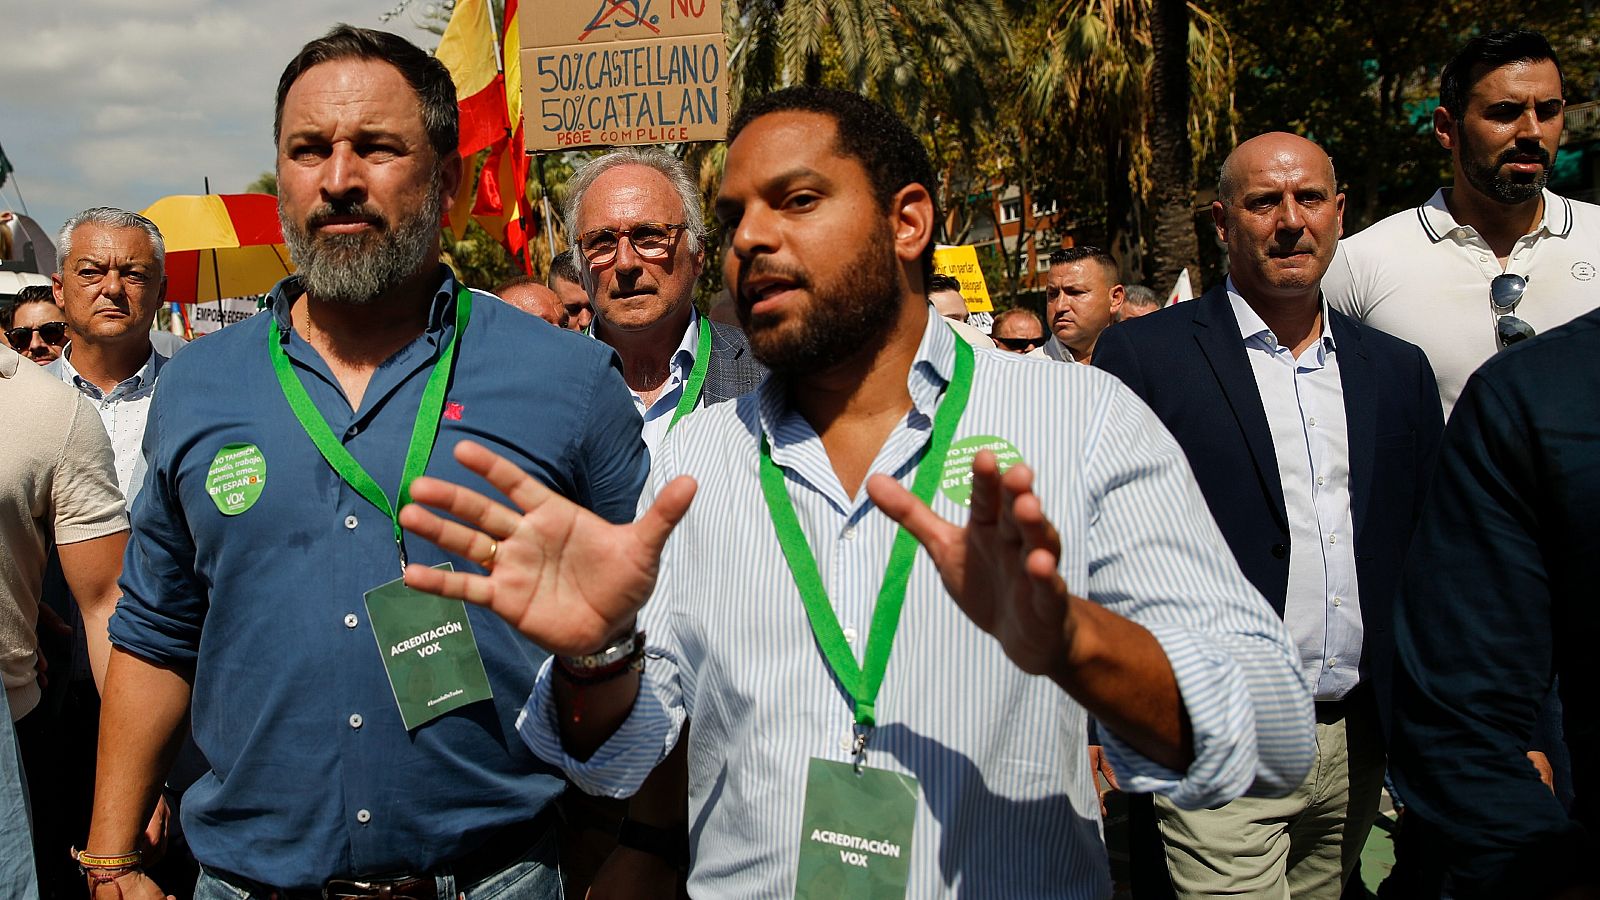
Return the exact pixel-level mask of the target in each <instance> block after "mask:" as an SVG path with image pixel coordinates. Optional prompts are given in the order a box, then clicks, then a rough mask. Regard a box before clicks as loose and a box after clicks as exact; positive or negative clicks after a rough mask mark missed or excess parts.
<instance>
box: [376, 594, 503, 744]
mask: <svg viewBox="0 0 1600 900" xmlns="http://www.w3.org/2000/svg"><path fill="white" fill-rule="evenodd" d="M434 568H436V569H447V570H448V569H450V568H451V566H450V564H449V563H440V564H439V565H437V566H435V567H434ZM366 600H367V620H368V621H369V622H371V623H372V634H373V636H374V637H376V638H377V639H378V652H379V653H380V654H382V656H383V668H384V671H385V672H387V673H388V675H389V687H390V689H391V690H393V691H394V699H395V703H396V704H398V705H399V707H400V718H401V719H403V720H404V721H405V725H406V730H407V731H410V730H412V729H414V728H416V727H418V726H420V725H424V724H427V723H428V722H431V721H432V720H434V719H436V718H438V717H439V716H442V715H444V714H445V713H447V712H449V711H451V710H452V709H458V708H460V707H463V706H466V705H467V704H468V703H476V702H478V701H479V700H488V699H490V698H491V697H493V696H494V692H493V691H491V690H490V689H489V676H488V673H486V672H485V671H484V668H483V657H482V656H481V655H479V653H478V641H477V639H476V638H475V637H473V636H472V623H471V622H470V621H468V619H467V605H466V604H465V603H462V602H460V601H459V600H447V599H445V598H444V597H435V596H433V595H432V594H424V593H421V592H419V591H414V590H412V589H411V588H408V587H406V583H405V580H404V579H396V580H394V581H391V582H389V583H388V584H385V585H382V586H379V587H376V588H373V589H372V590H370V591H368V592H367V594H366Z"/></svg>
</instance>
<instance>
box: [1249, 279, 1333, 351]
mask: <svg viewBox="0 0 1600 900" xmlns="http://www.w3.org/2000/svg"><path fill="white" fill-rule="evenodd" d="M1318 301H1319V302H1320V303H1321V304H1322V347H1323V349H1324V350H1333V349H1334V343H1333V321H1332V317H1331V316H1329V314H1328V298H1327V297H1323V296H1320V295H1319V296H1318ZM1228 302H1229V303H1230V304H1232V305H1233V317H1234V318H1235V319H1236V320H1238V322H1239V338H1240V339H1241V340H1243V341H1244V342H1245V343H1246V344H1248V343H1250V341H1251V340H1253V339H1255V338H1260V339H1261V340H1262V341H1264V342H1265V343H1267V344H1268V345H1269V346H1270V349H1272V350H1277V348H1278V336H1277V335H1275V334H1273V333H1272V329H1271V328H1268V327H1267V323H1266V322H1265V321H1263V320H1262V318H1261V316H1260V315H1258V314H1257V313H1256V311H1255V309H1253V308H1252V307H1251V306H1250V304H1248V303H1246V302H1245V299H1244V295H1242V294H1240V293H1239V289H1238V288H1237V287H1236V286H1234V283H1233V276H1232V275H1229V276H1228Z"/></svg>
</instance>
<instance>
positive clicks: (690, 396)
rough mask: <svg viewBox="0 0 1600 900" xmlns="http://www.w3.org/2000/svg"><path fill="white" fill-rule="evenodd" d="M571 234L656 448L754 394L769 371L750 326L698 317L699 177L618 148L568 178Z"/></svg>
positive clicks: (673, 162)
mask: <svg viewBox="0 0 1600 900" xmlns="http://www.w3.org/2000/svg"><path fill="white" fill-rule="evenodd" d="M566 218H567V233H568V234H572V235H576V236H577V257H576V260H577V263H578V273H579V275H580V276H581V277H582V279H583V286H584V288H585V289H586V290H587V291H588V292H589V299H590V301H591V303H592V305H593V307H594V325H593V327H592V329H591V331H590V333H591V334H592V335H594V337H596V338H598V339H599V340H601V341H603V342H605V343H607V344H609V345H611V347H612V349H614V350H616V351H617V355H618V356H619V357H620V358H621V359H622V374H623V377H624V378H625V379H626V380H627V382H628V390H629V391H630V392H631V393H632V394H633V403H634V407H635V408H636V409H638V411H639V414H640V415H641V416H642V417H643V418H644V442H645V444H646V445H647V446H649V447H650V449H651V450H652V451H654V450H655V448H656V446H657V445H658V444H660V442H661V439H662V438H663V437H665V436H666V434H667V432H668V431H669V430H670V429H671V428H672V426H673V425H674V424H675V423H676V422H677V421H678V420H679V419H680V418H682V417H683V416H684V415H685V414H687V413H688V412H689V411H690V410H694V409H698V408H700V407H703V406H709V405H711V404H713V403H720V402H722V401H724V400H732V399H733V398H735V397H738V396H741V395H743V394H746V393H749V392H750V391H751V390H754V389H755V386H756V385H757V384H758V383H760V381H761V376H762V375H764V374H766V370H765V369H763V368H762V367H761V364H760V363H758V362H756V361H755V357H754V356H752V355H751V353H750V345H749V344H748V343H747V342H746V341H745V338H744V334H743V333H742V332H740V331H739V329H737V328H731V327H729V326H726V325H722V324H720V323H717V322H713V321H711V320H710V319H709V318H707V317H705V316H702V315H700V314H699V313H698V312H697V311H696V310H695V308H694V288H695V283H696V282H697V281H698V280H699V278H700V270H701V268H702V266H703V265H704V264H705V239H706V230H705V219H704V217H703V216H702V215H701V212H700V194H699V191H698V190H697V189H696V187H695V183H694V180H693V179H691V178H690V177H689V173H688V171H687V170H685V169H684V167H683V163H682V162H680V161H679V160H678V159H677V157H674V156H673V155H672V154H670V153H667V152H666V151H665V150H660V149H657V148H654V147H629V148H624V149H620V150H614V151H612V152H610V153H607V154H606V155H604V156H601V157H599V158H597V159H594V160H591V161H589V162H588V163H587V164H586V165H584V166H583V167H582V168H580V169H579V170H578V171H577V172H576V173H575V174H574V175H573V176H572V180H571V181H569V182H568V183H567V207H566Z"/></svg>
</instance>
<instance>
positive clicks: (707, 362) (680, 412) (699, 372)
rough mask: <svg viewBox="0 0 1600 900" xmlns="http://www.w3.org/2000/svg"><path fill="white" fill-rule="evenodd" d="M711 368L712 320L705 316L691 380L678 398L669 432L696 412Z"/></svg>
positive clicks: (701, 325)
mask: <svg viewBox="0 0 1600 900" xmlns="http://www.w3.org/2000/svg"><path fill="white" fill-rule="evenodd" d="M710 367H711V320H710V319H708V318H706V317H705V316H701V317H700V339H699V340H697V341H695V345H694V367H693V368H691V369H690V370H689V380H688V381H687V382H685V383H684V385H683V396H682V397H679V398H678V409H677V411H675V412H674V413H673V414H672V421H671V422H668V423H667V430H668V431H671V430H672V429H673V427H674V426H676V425H677V424H678V420H679V419H681V418H683V417H684V416H687V415H688V414H689V413H691V412H693V411H694V405H695V404H696V403H699V402H700V389H701V388H703V387H705V384H706V369H708V368H710Z"/></svg>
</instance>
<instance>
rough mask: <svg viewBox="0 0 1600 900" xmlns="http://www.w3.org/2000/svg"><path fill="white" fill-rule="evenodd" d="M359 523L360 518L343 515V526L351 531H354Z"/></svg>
mask: <svg viewBox="0 0 1600 900" xmlns="http://www.w3.org/2000/svg"><path fill="white" fill-rule="evenodd" d="M360 524H361V520H360V519H357V518H356V517H355V516H345V517H344V527H346V528H348V529H350V530H351V531H354V530H355V529H356V526H357V525H360Z"/></svg>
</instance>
